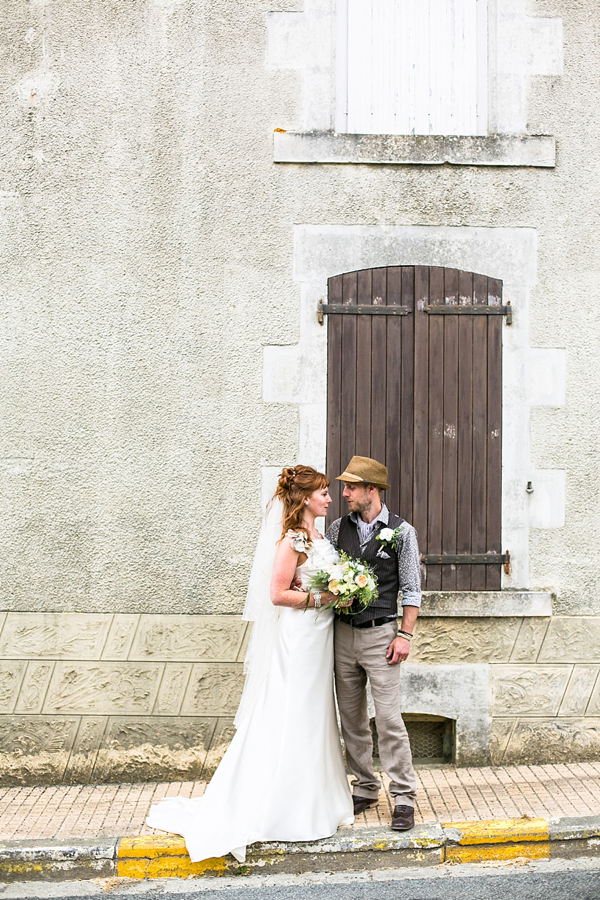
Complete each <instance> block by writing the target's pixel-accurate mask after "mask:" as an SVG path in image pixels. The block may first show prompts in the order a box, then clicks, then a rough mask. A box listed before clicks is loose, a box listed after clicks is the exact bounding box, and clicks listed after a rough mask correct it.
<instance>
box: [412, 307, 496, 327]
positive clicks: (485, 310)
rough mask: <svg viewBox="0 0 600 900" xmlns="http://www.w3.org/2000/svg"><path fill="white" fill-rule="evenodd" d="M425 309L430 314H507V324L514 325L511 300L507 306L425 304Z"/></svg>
mask: <svg viewBox="0 0 600 900" xmlns="http://www.w3.org/2000/svg"><path fill="white" fill-rule="evenodd" d="M423 311H424V312H426V313H427V315H429V316H506V324H507V325H512V307H511V305H510V302H508V303H507V304H506V306H487V305H484V304H481V305H480V306H458V305H455V304H450V303H448V304H446V305H444V306H424V307H423Z"/></svg>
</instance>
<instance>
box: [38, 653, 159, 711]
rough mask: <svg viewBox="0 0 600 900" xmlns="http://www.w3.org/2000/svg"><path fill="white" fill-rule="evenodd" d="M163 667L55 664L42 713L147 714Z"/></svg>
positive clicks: (138, 664) (123, 663) (104, 663)
mask: <svg viewBox="0 0 600 900" xmlns="http://www.w3.org/2000/svg"><path fill="white" fill-rule="evenodd" d="M163 668H164V664H163V663H144V664H142V663H131V662H122V663H117V662H97V663H92V662H77V663H67V662H57V663H56V670H55V672H54V676H53V678H52V682H51V684H50V688H49V690H48V696H47V698H46V703H45V704H44V712H48V713H57V712H69V713H80V714H82V715H93V714H97V715H110V714H111V713H113V714H114V713H123V714H134V713H141V714H148V713H150V712H151V710H152V707H153V705H154V701H155V699H156V694H157V691H158V686H159V683H160V678H161V675H162V672H163Z"/></svg>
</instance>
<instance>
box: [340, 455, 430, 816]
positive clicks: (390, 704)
mask: <svg viewBox="0 0 600 900" xmlns="http://www.w3.org/2000/svg"><path fill="white" fill-rule="evenodd" d="M387 478H388V470H387V468H386V467H385V466H384V465H383V464H382V463H379V462H377V460H374V459H369V458H368V457H366V456H353V457H352V459H351V460H350V462H349V463H348V465H347V466H346V469H345V471H344V472H343V473H342V474H341V475H339V476H338V477H337V480H338V481H342V482H343V483H344V491H343V496H344V498H345V500H346V503H347V504H348V510H349V515H347V516H343V518H341V519H336V521H335V522H333V523H332V525H331V526H330V528H329V530H328V531H327V537H328V539H329V540H330V541H331V543H332V544H333V546H334V547H336V548H337V549H338V550H343V551H344V552H345V553H347V554H348V555H349V556H353V557H356V558H357V559H361V560H363V561H364V562H367V563H368V564H369V565H370V566H371V568H372V569H373V571H374V572H375V574H376V576H377V579H378V582H379V590H378V597H377V599H376V600H375V601H374V602H373V603H372V604H371V606H369V607H368V608H367V609H364V610H362V611H361V612H359V613H358V614H357V615H347V614H344V613H341V614H340V615H339V617H338V616H336V622H335V684H336V693H337V698H338V705H339V710H340V718H341V723H342V734H343V736H344V742H345V744H346V760H347V763H348V768H349V769H350V771H351V773H352V774H353V775H354V779H355V780H354V784H353V794H354V796H353V800H354V813H355V815H358V814H359V813H361V812H363V810H365V809H367V808H368V807H370V806H376V804H377V803H378V800H379V790H380V787H381V784H380V781H379V778H378V777H377V776H376V775H375V771H374V769H373V741H372V737H371V730H370V727H369V714H368V712H367V694H366V684H367V677H368V678H369V681H370V684H371V693H372V695H373V701H374V703H375V723H376V725H377V734H378V737H379V755H380V758H381V762H382V765H383V768H384V770H385V772H387V774H388V776H389V778H390V793H391V795H392V797H393V799H394V804H395V805H394V812H393V814H392V828H393V829H394V830H396V831H406V830H408V829H409V828H412V827H413V826H414V824H415V818H414V805H415V799H416V779H415V771H414V768H413V764H412V755H411V751H410V745H409V742H408V734H407V733H406V727H405V725H404V722H403V720H402V715H401V712H400V666H399V663H400V662H401V661H402V660H405V659H406V658H407V657H408V654H409V650H410V640H411V638H412V635H413V631H414V625H415V622H416V620H417V615H418V613H419V606H420V604H421V582H420V571H419V549H418V545H417V533H416V531H415V529H414V528H413V527H412V525H409V524H408V522H405V521H404V520H403V519H401V518H400V517H399V516H397V515H395V514H394V513H391V512H390V511H389V510H388V508H387V506H386V505H385V503H383V502H382V500H381V491H384V490H387V489H388V488H389V484H388V483H387ZM382 532H383V533H382ZM392 532H394V533H393V534H392ZM378 536H379V538H380V539H379V540H378V539H377V538H378ZM382 538H383V540H382ZM385 538H387V539H385ZM400 591H401V592H402V623H401V625H400V629H399V628H398V621H397V618H398V606H397V598H398V593H399V592H400Z"/></svg>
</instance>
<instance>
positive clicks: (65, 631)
mask: <svg viewBox="0 0 600 900" xmlns="http://www.w3.org/2000/svg"><path fill="white" fill-rule="evenodd" d="M111 619H112V616H110V615H105V614H104V613H102V614H98V615H95V614H87V613H9V614H8V616H7V618H6V622H5V623H4V628H3V629H2V635H1V636H0V657H3V658H4V659H35V658H37V659H40V658H42V659H43V658H48V657H49V658H50V659H99V657H100V653H101V651H102V647H103V646H104V642H105V641H106V636H107V634H108V629H109V627H110V623H111Z"/></svg>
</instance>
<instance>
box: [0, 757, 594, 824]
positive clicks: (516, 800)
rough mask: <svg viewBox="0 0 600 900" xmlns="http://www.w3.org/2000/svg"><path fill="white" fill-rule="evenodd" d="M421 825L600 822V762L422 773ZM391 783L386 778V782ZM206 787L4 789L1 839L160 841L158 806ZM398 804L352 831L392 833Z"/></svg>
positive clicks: (373, 812)
mask: <svg viewBox="0 0 600 900" xmlns="http://www.w3.org/2000/svg"><path fill="white" fill-rule="evenodd" d="M417 777H418V796H419V800H418V808H417V809H416V815H415V822H416V824H418V825H427V824H430V823H435V822H445V823H451V822H467V821H482V820H490V819H518V818H521V817H531V818H545V819H551V818H554V817H584V816H599V815H600V763H578V764H569V765H558V764H557V765H546V766H502V767H495V768H492V767H484V768H453V767H451V766H431V767H426V766H419V767H418V768H417ZM384 780H385V779H384ZM204 788H205V784H204V782H171V783H167V784H106V785H73V786H66V785H58V786H52V787H21V788H18V787H17V788H0V840H2V841H30V840H39V839H42V840H63V839H72V838H79V839H86V840H95V839H100V838H105V837H120V836H122V835H129V836H132V837H133V836H137V835H152V834H158V832H155V831H154V830H153V829H151V828H148V826H147V825H145V824H144V819H145V816H146V814H147V812H148V809H149V807H150V805H151V804H152V803H156V802H157V800H159V799H160V798H161V797H171V796H175V795H177V794H181V795H182V796H185V797H197V796H201V794H202V793H203V791H204ZM390 819H391V800H390V796H389V793H388V792H387V790H386V791H382V795H381V798H380V803H379V806H378V807H375V808H374V809H370V810H368V811H367V812H366V813H363V814H362V815H361V816H358V817H357V821H356V823H355V825H354V826H351V827H348V828H347V829H344V831H348V832H352V831H353V829H358V830H361V831H362V830H363V829H365V828H373V829H381V828H382V827H383V828H385V827H387V826H389V824H390Z"/></svg>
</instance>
